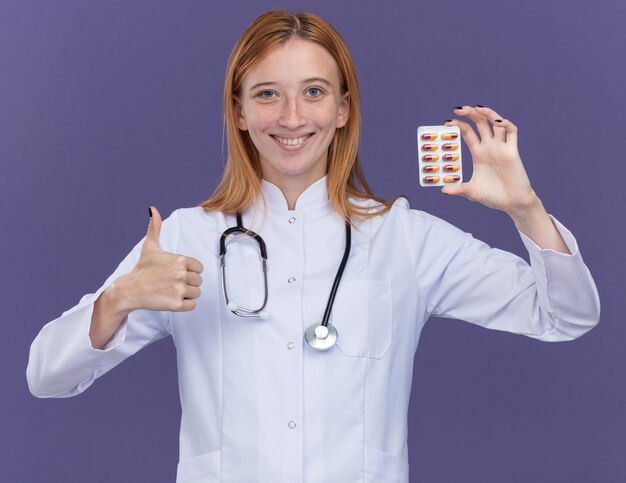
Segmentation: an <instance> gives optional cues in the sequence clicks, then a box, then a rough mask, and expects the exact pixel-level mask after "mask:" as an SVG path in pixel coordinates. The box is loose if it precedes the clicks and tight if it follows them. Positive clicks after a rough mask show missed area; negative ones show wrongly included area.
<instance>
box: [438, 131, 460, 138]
mask: <svg viewBox="0 0 626 483" xmlns="http://www.w3.org/2000/svg"><path fill="white" fill-rule="evenodd" d="M458 137H459V134H458V133H456V132H444V133H441V139H456V138H458Z"/></svg>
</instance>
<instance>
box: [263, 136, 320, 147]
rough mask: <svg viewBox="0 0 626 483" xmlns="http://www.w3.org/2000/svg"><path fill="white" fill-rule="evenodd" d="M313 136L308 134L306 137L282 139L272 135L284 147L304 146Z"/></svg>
mask: <svg viewBox="0 0 626 483" xmlns="http://www.w3.org/2000/svg"><path fill="white" fill-rule="evenodd" d="M311 136H313V134H307V135H306V136H300V137H298V138H281V137H280V136H274V135H272V137H273V138H274V139H275V140H276V141H277V142H278V143H279V144H282V145H283V146H300V145H302V144H304V143H305V142H306V141H307V139H309V138H310V137H311Z"/></svg>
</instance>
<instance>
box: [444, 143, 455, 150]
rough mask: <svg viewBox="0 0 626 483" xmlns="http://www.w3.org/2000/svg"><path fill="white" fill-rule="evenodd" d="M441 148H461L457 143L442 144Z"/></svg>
mask: <svg viewBox="0 0 626 483" xmlns="http://www.w3.org/2000/svg"><path fill="white" fill-rule="evenodd" d="M441 149H444V150H446V151H451V150H453V149H459V145H458V144H457V143H445V144H444V145H443V146H441Z"/></svg>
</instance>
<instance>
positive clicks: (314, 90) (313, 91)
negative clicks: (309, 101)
mask: <svg viewBox="0 0 626 483" xmlns="http://www.w3.org/2000/svg"><path fill="white" fill-rule="evenodd" d="M306 93H307V95H309V96H311V97H319V96H321V95H322V94H323V93H324V92H323V91H322V89H320V88H319V87H309V88H308V89H307V91H306Z"/></svg>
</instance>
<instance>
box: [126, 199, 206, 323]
mask: <svg viewBox="0 0 626 483" xmlns="http://www.w3.org/2000/svg"><path fill="white" fill-rule="evenodd" d="M150 211H151V218H150V224H149V225H148V233H147V234H146V238H145V240H144V243H143V246H142V247H141V254H140V256H139V260H138V261H137V264H136V265H135V267H134V268H133V269H132V270H131V271H130V272H129V273H128V279H127V282H128V283H127V284H126V286H127V287H129V288H128V291H127V293H126V296H127V298H128V304H129V306H130V307H132V308H133V309H146V310H161V311H172V312H188V311H191V310H193V309H195V308H196V302H195V301H194V300H193V299H196V298H198V297H199V296H200V288H199V287H200V285H201V284H202V277H200V274H201V273H202V271H203V270H204V267H203V265H202V263H200V261H198V260H196V259H195V258H192V257H186V256H184V255H177V254H174V253H168V252H166V251H164V250H163V249H162V248H161V244H160V242H159V236H160V234H161V223H162V220H161V214H160V213H159V211H158V210H157V209H156V208H155V207H154V206H151V207H150Z"/></svg>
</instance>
